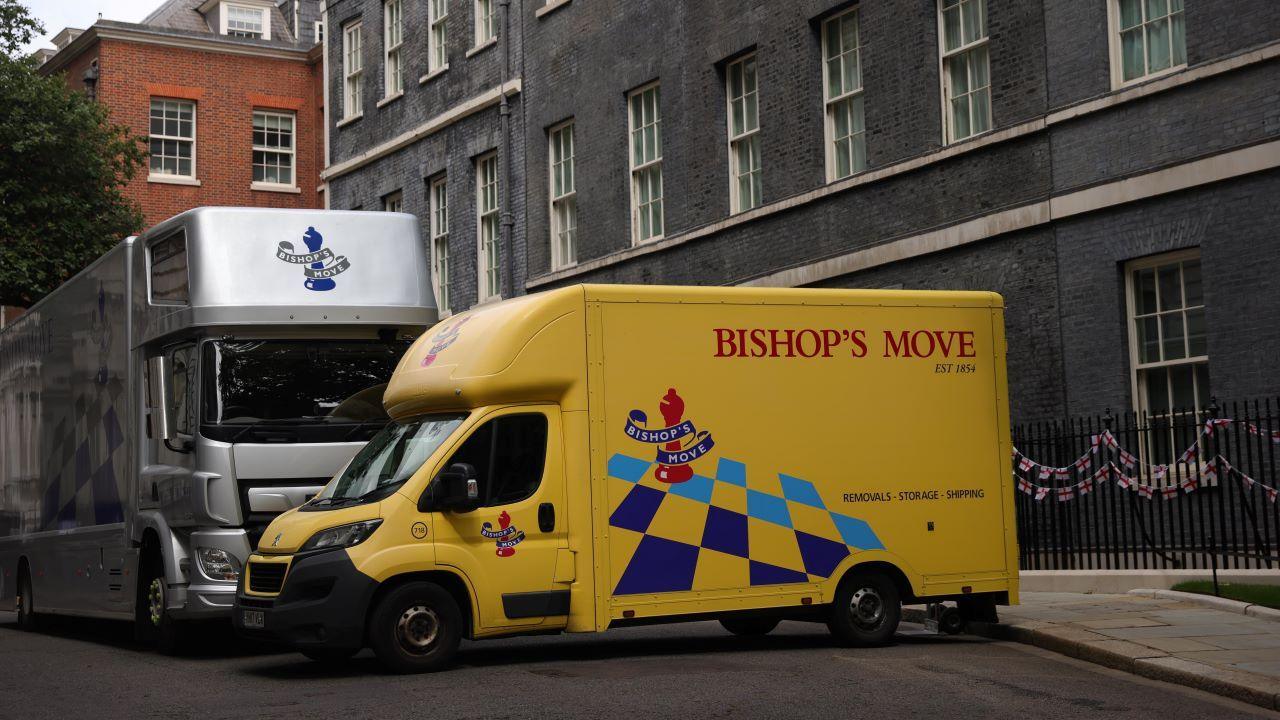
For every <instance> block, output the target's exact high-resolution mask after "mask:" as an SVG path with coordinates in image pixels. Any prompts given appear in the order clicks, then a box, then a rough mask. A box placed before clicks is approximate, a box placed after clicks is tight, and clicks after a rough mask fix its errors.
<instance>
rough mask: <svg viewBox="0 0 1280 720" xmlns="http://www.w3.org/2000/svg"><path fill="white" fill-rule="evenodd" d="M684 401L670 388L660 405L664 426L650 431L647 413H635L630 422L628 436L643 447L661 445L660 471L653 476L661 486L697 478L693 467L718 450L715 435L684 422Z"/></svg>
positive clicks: (659, 446) (658, 456)
mask: <svg viewBox="0 0 1280 720" xmlns="http://www.w3.org/2000/svg"><path fill="white" fill-rule="evenodd" d="M684 410H685V407H684V398H682V397H680V394H679V393H677V392H676V389H675V388H668V389H667V394H666V395H663V396H662V400H661V401H659V403H658V411H659V412H661V413H662V421H663V426H662V427H660V428H657V429H650V428H649V427H647V425H648V420H649V419H648V416H646V415H645V413H644V411H643V410H632V411H631V416H630V417H629V418H628V419H627V430H626V432H627V436H628V437H630V438H631V439H633V440H638V441H640V442H642V443H649V444H651V445H657V446H658V448H657V463H658V467H657V468H656V469H654V471H653V476H654V478H656V479H657V480H658V481H659V482H664V483H672V484H674V483H682V482H685V481H687V480H689V479H691V478H692V477H693V467H691V465H690V463H692V462H693V461H694V460H697V459H698V458H700V457H702V456H703V455H706V454H707V453H708V452H709V451H710V450H711V448H713V447H715V444H716V442H715V440H714V439H712V437H711V433H709V432H707V431H705V430H702V431H699V430H698V428H697V427H695V426H694V424H693V422H692V421H690V420H685V419H684Z"/></svg>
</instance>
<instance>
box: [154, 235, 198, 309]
mask: <svg viewBox="0 0 1280 720" xmlns="http://www.w3.org/2000/svg"><path fill="white" fill-rule="evenodd" d="M190 295H191V293H190V291H189V289H188V282H187V235H186V232H185V231H182V230H179V231H178V232H176V233H174V234H172V235H170V236H168V237H166V238H164V239H162V240H159V241H157V242H155V243H154V244H152V246H151V301H152V302H158V303H180V304H183V305H185V304H187V303H188V302H190V301H191V298H190Z"/></svg>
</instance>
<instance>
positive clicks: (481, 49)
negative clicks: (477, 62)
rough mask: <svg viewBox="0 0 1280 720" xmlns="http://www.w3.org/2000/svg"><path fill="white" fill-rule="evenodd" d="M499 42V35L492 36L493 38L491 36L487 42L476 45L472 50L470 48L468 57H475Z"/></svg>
mask: <svg viewBox="0 0 1280 720" xmlns="http://www.w3.org/2000/svg"><path fill="white" fill-rule="evenodd" d="M497 44H498V38H497V37H491V38H489V39H488V40H487V41H485V43H484V44H483V45H477V46H475V47H473V48H471V49H470V50H468V51H467V57H474V56H475V55H478V54H480V53H482V52H484V51H485V50H488V49H489V48H491V47H493V46H494V45H497Z"/></svg>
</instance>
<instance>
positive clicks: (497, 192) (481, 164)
mask: <svg viewBox="0 0 1280 720" xmlns="http://www.w3.org/2000/svg"><path fill="white" fill-rule="evenodd" d="M489 163H492V168H493V181H492V182H485V180H484V173H485V172H487V168H488V167H490V165H489ZM500 172H501V169H500V168H499V163H498V151H497V150H491V151H489V152H487V153H484V154H482V155H479V156H477V157H476V160H475V178H476V271H477V272H476V304H481V303H487V302H493V301H497V300H501V299H502V259H503V258H502V247H501V242H502V185H501V183H500V182H499V180H500V178H499V177H498V175H499V173H500ZM490 185H492V186H493V207H492V208H490V209H488V210H486V209H485V207H486V203H485V199H484V195H485V189H486V188H487V187H489V186H490ZM490 219H494V220H495V222H494V229H493V238H492V240H491V243H490V244H491V245H492V247H493V257H494V264H493V267H492V269H491V268H490V267H489V266H488V264H487V263H486V258H485V250H486V245H485V237H484V233H485V222H486V221H487V220H490ZM490 272H493V273H494V274H495V275H496V279H495V280H494V282H493V287H490V285H489V278H488V275H489V273H490Z"/></svg>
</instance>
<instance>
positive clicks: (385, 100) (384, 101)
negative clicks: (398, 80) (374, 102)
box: [378, 90, 404, 108]
mask: <svg viewBox="0 0 1280 720" xmlns="http://www.w3.org/2000/svg"><path fill="white" fill-rule="evenodd" d="M402 97H404V91H403V90H401V91H400V92H398V93H396V94H395V95H388V96H386V97H384V98H382V99H381V100H379V101H378V107H379V108H383V107H386V106H387V105H390V104H391V103H393V102H395V101H396V100H399V99H400V98H402Z"/></svg>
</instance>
